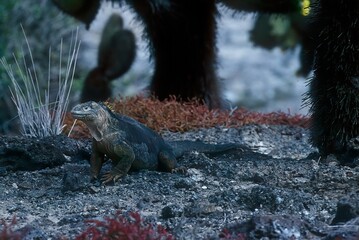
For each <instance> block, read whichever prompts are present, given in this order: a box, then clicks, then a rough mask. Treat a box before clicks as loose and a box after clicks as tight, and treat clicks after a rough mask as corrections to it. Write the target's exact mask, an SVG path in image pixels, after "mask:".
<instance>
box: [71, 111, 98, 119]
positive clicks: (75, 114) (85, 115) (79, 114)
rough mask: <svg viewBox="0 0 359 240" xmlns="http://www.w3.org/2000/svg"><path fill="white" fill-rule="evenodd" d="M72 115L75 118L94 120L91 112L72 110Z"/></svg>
mask: <svg viewBox="0 0 359 240" xmlns="http://www.w3.org/2000/svg"><path fill="white" fill-rule="evenodd" d="M71 115H72V117H73V118H75V119H78V120H92V119H93V116H92V114H89V113H83V112H78V111H71Z"/></svg>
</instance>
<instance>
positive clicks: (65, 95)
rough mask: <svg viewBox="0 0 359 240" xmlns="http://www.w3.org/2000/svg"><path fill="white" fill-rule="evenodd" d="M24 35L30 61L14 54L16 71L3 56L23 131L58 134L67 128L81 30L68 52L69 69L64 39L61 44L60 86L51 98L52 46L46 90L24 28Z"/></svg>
mask: <svg viewBox="0 0 359 240" xmlns="http://www.w3.org/2000/svg"><path fill="white" fill-rule="evenodd" d="M23 33H24V37H25V40H26V43H27V51H28V54H29V56H30V65H29V64H28V62H27V61H26V59H25V53H24V52H23V59H22V61H21V62H19V60H18V59H17V58H16V57H15V55H14V62H15V65H16V69H15V71H14V70H13V68H12V66H11V65H10V64H8V62H7V60H6V59H5V57H3V58H1V59H0V62H1V63H2V65H3V66H4V68H5V70H6V72H7V74H8V76H9V78H10V80H11V83H12V85H13V88H12V89H11V90H10V91H11V96H12V100H13V102H14V104H15V106H16V109H17V113H18V117H19V119H20V124H21V132H22V134H23V135H25V136H29V137H46V136H54V135H58V134H60V133H61V132H62V130H63V126H64V125H63V120H64V116H65V114H66V111H67V107H68V102H69V97H70V91H71V86H72V83H73V78H74V73H75V68H76V60H77V56H78V52H79V44H80V42H79V41H78V39H77V38H78V32H77V33H76V36H75V37H74V38H73V40H72V41H73V42H72V44H71V46H72V47H70V51H69V54H68V61H67V66H66V68H65V71H64V73H63V69H62V66H61V62H62V54H63V53H62V41H61V44H60V53H59V59H60V60H59V62H60V65H59V66H58V69H59V74H58V83H57V84H58V89H57V95H56V96H55V101H54V102H50V85H51V67H52V66H51V55H52V54H51V49H50V50H49V65H48V66H49V67H48V68H49V70H48V82H47V83H48V86H47V89H46V90H45V91H42V90H41V88H40V84H39V79H38V74H37V72H36V67H35V62H34V59H33V57H32V52H31V48H30V45H29V42H28V40H27V37H26V34H25V31H24V29H23Z"/></svg>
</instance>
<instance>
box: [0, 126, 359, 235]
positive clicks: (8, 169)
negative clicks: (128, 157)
mask: <svg viewBox="0 0 359 240" xmlns="http://www.w3.org/2000/svg"><path fill="white" fill-rule="evenodd" d="M163 136H164V137H165V139H167V140H181V139H188V140H203V141H206V142H209V143H227V142H232V143H238V144H243V146H246V147H242V148H241V150H236V151H232V152H227V153H225V154H219V155H205V154H203V153H198V152H189V153H187V154H185V155H184V156H182V157H181V158H180V159H178V162H179V165H180V166H184V167H185V168H186V169H187V171H186V172H185V173H163V172H154V171H140V172H132V173H130V174H128V175H127V176H126V177H124V178H123V179H121V181H119V182H116V183H115V184H110V185H107V186H97V185H94V184H91V183H90V177H89V164H88V162H87V159H88V158H89V150H90V141H88V140H87V141H77V140H73V139H68V138H66V137H57V138H49V139H44V140H36V139H33V140H29V139H26V140H24V139H21V138H8V137H5V136H3V137H1V138H0V193H1V194H0V216H1V218H2V219H4V220H5V222H7V223H9V222H11V220H12V219H13V217H14V216H16V219H17V224H16V225H15V228H22V227H24V226H30V229H32V231H30V232H29V233H28V234H27V237H28V238H27V239H59V238H64V237H66V238H68V239H74V238H75V236H77V235H79V234H80V233H81V232H82V231H84V229H86V227H87V226H88V223H84V221H85V220H86V219H99V220H101V219H103V217H104V216H113V215H114V214H115V213H116V212H117V211H118V210H120V211H121V212H122V213H124V214H126V213H128V212H131V211H133V212H139V213H140V215H141V216H142V217H143V218H144V219H146V220H148V221H151V222H153V223H156V224H161V225H163V226H164V227H165V228H166V229H167V230H168V232H170V233H171V234H173V235H174V236H175V237H176V238H177V239H219V234H220V232H221V231H222V230H223V229H224V228H226V229H228V232H229V233H232V234H233V235H237V234H238V233H244V234H245V236H247V239H359V234H358V233H359V219H358V215H359V197H358V192H359V167H358V166H350V167H349V166H342V165H339V164H338V163H337V162H336V161H334V160H333V161H320V160H319V159H318V155H317V154H316V149H314V148H312V147H311V146H310V145H309V144H308V130H307V129H302V128H298V127H291V126H259V125H250V126H245V127H242V128H240V129H224V128H212V129H206V130H205V129H202V130H198V131H193V132H186V133H183V134H181V133H170V132H167V133H164V134H163ZM56 165H57V166H56ZM49 166H50V167H49ZM37 168H38V170H36V169H37ZM109 168H110V165H109V164H107V165H106V166H105V167H104V169H103V170H104V171H105V170H106V169H107V170H108V169H109ZM24 169H32V170H33V171H24ZM240 236H243V235H240ZM236 239H241V238H240V237H237V238H236Z"/></svg>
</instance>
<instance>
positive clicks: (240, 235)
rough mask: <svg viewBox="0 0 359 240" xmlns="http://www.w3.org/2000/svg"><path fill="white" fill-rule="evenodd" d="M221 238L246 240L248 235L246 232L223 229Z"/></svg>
mask: <svg viewBox="0 0 359 240" xmlns="http://www.w3.org/2000/svg"><path fill="white" fill-rule="evenodd" d="M219 239H221V240H245V239H246V235H245V234H244V233H238V234H236V235H235V234H232V233H230V232H229V230H228V229H226V228H225V229H223V230H222V232H221V233H220V234H219Z"/></svg>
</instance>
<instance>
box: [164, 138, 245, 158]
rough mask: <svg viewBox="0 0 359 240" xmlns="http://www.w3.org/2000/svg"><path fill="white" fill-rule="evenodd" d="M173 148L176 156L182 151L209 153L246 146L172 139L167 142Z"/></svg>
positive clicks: (215, 153) (223, 151)
mask: <svg viewBox="0 0 359 240" xmlns="http://www.w3.org/2000/svg"><path fill="white" fill-rule="evenodd" d="M168 144H169V145H170V146H172V148H173V152H174V154H175V156H176V157H180V156H182V155H183V154H184V153H187V152H191V151H197V152H200V153H207V154H211V155H217V154H223V153H225V152H228V151H236V150H240V151H243V150H244V149H248V147H246V146H244V145H240V144H235V143H227V144H208V143H204V142H201V141H188V140H186V141H172V142H168Z"/></svg>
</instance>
